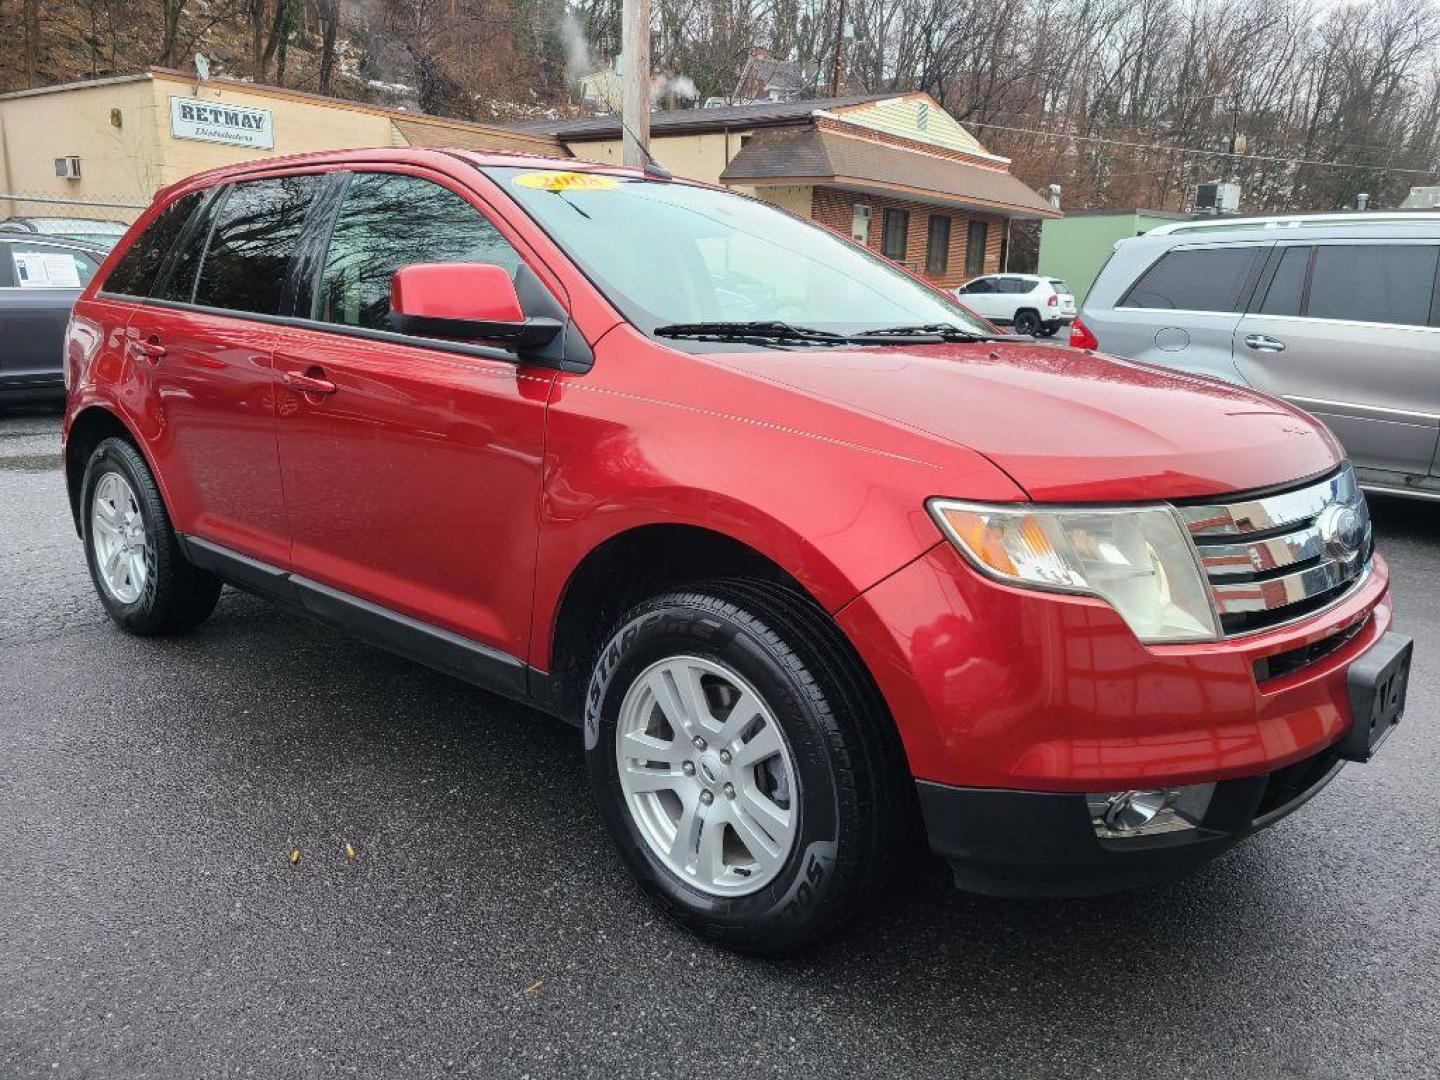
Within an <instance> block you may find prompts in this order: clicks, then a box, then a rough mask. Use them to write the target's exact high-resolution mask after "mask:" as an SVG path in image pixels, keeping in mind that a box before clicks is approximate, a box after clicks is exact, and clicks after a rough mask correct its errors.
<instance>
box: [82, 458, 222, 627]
mask: <svg viewBox="0 0 1440 1080" xmlns="http://www.w3.org/2000/svg"><path fill="white" fill-rule="evenodd" d="M97 503H98V504H99V509H98V510H97ZM80 511H81V512H80V522H81V535H82V538H83V540H84V542H85V561H86V563H87V564H88V565H89V567H90V578H91V580H92V581H93V582H94V583H95V591H96V592H97V593H98V594H99V595H100V602H101V603H102V604H104V605H105V610H106V611H107V612H109V614H110V618H111V619H113V620H114V621H115V623H116V624H117V625H118V626H119V627H120V628H121V629H122V630H126V631H128V632H129V633H132V634H138V635H141V636H147V637H148V636H152V635H157V634H175V633H180V632H182V631H185V630H189V629H190V628H191V627H193V626H195V625H197V624H198V623H201V622H203V621H204V620H205V619H206V617H208V616H209V614H210V612H212V611H213V610H214V609H215V602H216V600H217V599H219V596H220V579H219V578H217V577H215V576H214V575H213V574H210V573H208V572H206V571H204V570H200V569H198V568H197V567H194V566H192V565H191V564H190V563H189V562H187V561H186V559H185V556H184V553H183V552H182V551H181V550H180V543H179V540H178V539H177V538H176V535H175V530H174V528H173V527H172V526H171V524H170V515H169V514H168V513H166V511H165V503H164V500H162V499H161V497H160V489H159V488H158V487H157V486H156V484H155V478H154V476H153V475H151V472H150V467H149V466H148V465H147V464H146V463H145V459H144V457H142V456H141V454H140V452H139V451H138V450H136V449H135V447H134V446H132V445H131V444H130V443H128V442H126V441H125V440H124V439H118V438H110V439H106V440H105V441H104V442H102V443H101V444H100V445H99V446H97V447H96V448H95V451H94V453H92V454H91V455H90V460H89V461H88V462H86V464H85V478H84V482H83V483H82V485H81V489H80ZM107 567H109V568H110V569H107Z"/></svg>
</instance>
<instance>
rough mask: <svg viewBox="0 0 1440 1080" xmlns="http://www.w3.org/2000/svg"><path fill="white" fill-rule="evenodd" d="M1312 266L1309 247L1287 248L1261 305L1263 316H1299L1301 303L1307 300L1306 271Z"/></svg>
mask: <svg viewBox="0 0 1440 1080" xmlns="http://www.w3.org/2000/svg"><path fill="white" fill-rule="evenodd" d="M1309 266H1310V249H1309V248H1308V247H1292V248H1286V249H1285V254H1283V255H1281V256H1280V265H1279V266H1278V267H1276V269H1275V276H1274V277H1273V278H1271V279H1270V287H1269V288H1268V289H1266V290H1265V300H1264V302H1263V303H1261V305H1260V313H1261V314H1262V315H1299V314H1300V302H1301V301H1302V300H1303V299H1304V298H1305V271H1306V269H1307V268H1308V267H1309Z"/></svg>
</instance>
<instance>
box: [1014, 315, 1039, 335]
mask: <svg viewBox="0 0 1440 1080" xmlns="http://www.w3.org/2000/svg"><path fill="white" fill-rule="evenodd" d="M1015 332H1016V333H1017V334H1024V335H1026V336H1027V337H1036V336H1038V335H1039V333H1040V315H1039V314H1038V313H1037V312H1034V311H1030V310H1029V309H1026V310H1024V311H1017V312H1016V313H1015Z"/></svg>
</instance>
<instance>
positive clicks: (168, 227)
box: [105, 191, 202, 296]
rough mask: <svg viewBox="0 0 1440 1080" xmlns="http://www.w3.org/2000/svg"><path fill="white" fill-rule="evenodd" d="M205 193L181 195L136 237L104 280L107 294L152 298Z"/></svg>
mask: <svg viewBox="0 0 1440 1080" xmlns="http://www.w3.org/2000/svg"><path fill="white" fill-rule="evenodd" d="M201 195H202V192H199V191H192V192H191V193H190V194H189V195H182V196H181V197H180V198H178V199H176V200H175V201H174V202H173V203H171V204H170V205H169V206H167V207H166V208H165V209H164V210H161V211H160V214H159V216H158V217H156V218H155V220H154V221H152V222H151V223H150V224H149V225H148V226H146V228H145V231H144V232H143V233H141V234H140V235H139V236H137V237H136V238H135V242H134V243H132V244H131V245H130V246H129V248H127V249H126V250H125V253H124V254H123V255H121V256H120V261H119V262H117V263H116V264H115V268H114V269H113V270H111V271H110V276H109V277H107V278H106V279H105V291H106V292H113V293H121V294H123V295H125V296H149V295H150V290H151V288H152V287H153V286H154V284H155V277H156V275H157V274H159V273H160V267H161V266H163V265H164V264H165V256H166V255H168V254H170V249H171V248H172V247H174V246H175V241H176V240H177V239H178V238H179V236H180V231H181V230H182V229H184V228H185V223H186V222H187V221H189V220H190V215H191V214H193V213H194V212H195V207H197V206H199V205H200V198H201Z"/></svg>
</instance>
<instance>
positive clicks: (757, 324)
mask: <svg viewBox="0 0 1440 1080" xmlns="http://www.w3.org/2000/svg"><path fill="white" fill-rule="evenodd" d="M653 333H654V334H655V336H656V337H673V338H695V339H696V340H699V341H762V342H763V341H796V342H801V341H803V342H812V343H819V344H826V345H844V344H846V343H847V342H849V340H850V339H849V338H847V337H845V336H844V335H843V334H832V333H830V332H829V331H828V330H815V329H812V328H811V327H808V326H791V325H790V324H789V323H785V322H775V321H773V320H769V321H759V320H757V321H754V322H693V323H670V324H669V325H668V326H657V327H656V328H655V329H654V331H653Z"/></svg>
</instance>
